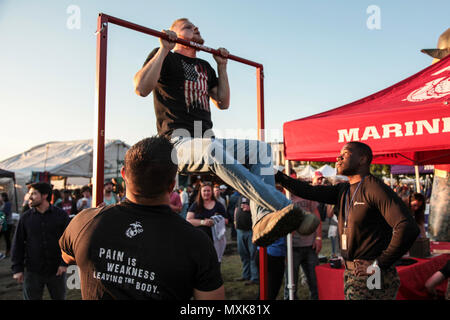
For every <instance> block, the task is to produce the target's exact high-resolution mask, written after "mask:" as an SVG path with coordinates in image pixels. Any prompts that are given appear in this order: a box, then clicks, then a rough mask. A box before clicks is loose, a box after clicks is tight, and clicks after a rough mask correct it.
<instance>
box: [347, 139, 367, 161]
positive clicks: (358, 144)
mask: <svg viewBox="0 0 450 320" xmlns="http://www.w3.org/2000/svg"><path fill="white" fill-rule="evenodd" d="M348 144H350V145H352V146H354V147H356V149H357V150H358V152H359V153H360V154H361V155H362V156H366V157H367V164H368V165H370V164H371V163H372V159H373V154H372V149H371V148H370V147H369V145H367V144H365V143H362V142H359V141H351V142H349V143H348Z"/></svg>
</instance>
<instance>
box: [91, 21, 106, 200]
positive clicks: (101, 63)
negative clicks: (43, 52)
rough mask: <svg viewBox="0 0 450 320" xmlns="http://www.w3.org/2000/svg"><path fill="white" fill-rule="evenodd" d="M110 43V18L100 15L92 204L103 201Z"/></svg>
mask: <svg viewBox="0 0 450 320" xmlns="http://www.w3.org/2000/svg"><path fill="white" fill-rule="evenodd" d="M107 43H108V20H107V18H106V17H105V16H103V15H101V14H100V15H99V17H98V19H97V77H96V97H95V99H96V104H97V105H96V110H95V112H96V113H95V115H96V126H97V130H96V134H95V135H94V137H95V139H94V142H93V148H94V150H93V159H94V162H93V171H94V172H93V178H94V183H93V190H92V191H93V194H92V206H93V207H96V206H98V205H99V204H100V203H102V202H103V182H104V175H105V105H106V56H107Z"/></svg>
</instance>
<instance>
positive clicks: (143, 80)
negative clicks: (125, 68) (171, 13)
mask: <svg viewBox="0 0 450 320" xmlns="http://www.w3.org/2000/svg"><path fill="white" fill-rule="evenodd" d="M163 32H164V33H166V34H167V35H169V38H170V39H172V40H175V39H176V38H177V35H176V33H175V32H173V31H170V30H163ZM159 42H160V44H161V47H160V48H159V50H158V52H156V54H155V55H154V57H153V58H152V59H151V60H150V61H149V62H148V63H147V64H146V65H145V66H144V67H142V69H141V70H139V71H138V72H137V73H136V74H135V75H134V79H133V83H134V92H136V94H137V95H139V96H141V97H146V96H148V95H149V94H150V92H152V91H153V89H154V88H155V87H156V84H157V83H158V80H159V77H160V76H161V68H162V65H163V62H164V59H165V58H166V56H167V55H168V54H169V52H170V50H172V49H173V48H174V46H175V42H171V41H167V40H162V39H160V40H159Z"/></svg>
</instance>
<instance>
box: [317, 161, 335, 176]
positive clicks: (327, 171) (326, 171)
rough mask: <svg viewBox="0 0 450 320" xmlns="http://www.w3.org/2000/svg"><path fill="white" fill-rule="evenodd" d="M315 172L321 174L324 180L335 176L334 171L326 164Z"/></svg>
mask: <svg viewBox="0 0 450 320" xmlns="http://www.w3.org/2000/svg"><path fill="white" fill-rule="evenodd" d="M317 171H320V172H322V174H323V176H324V177H325V178H329V177H334V176H335V175H336V169H335V168H333V167H332V166H330V165H328V164H326V165H323V166H321V167H320V168H319V169H317Z"/></svg>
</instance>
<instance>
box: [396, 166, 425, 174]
mask: <svg viewBox="0 0 450 320" xmlns="http://www.w3.org/2000/svg"><path fill="white" fill-rule="evenodd" d="M433 172H434V166H433V165H426V166H419V174H427V173H433ZM391 173H392V174H415V173H416V172H415V168H414V167H413V166H401V165H392V166H391Z"/></svg>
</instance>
